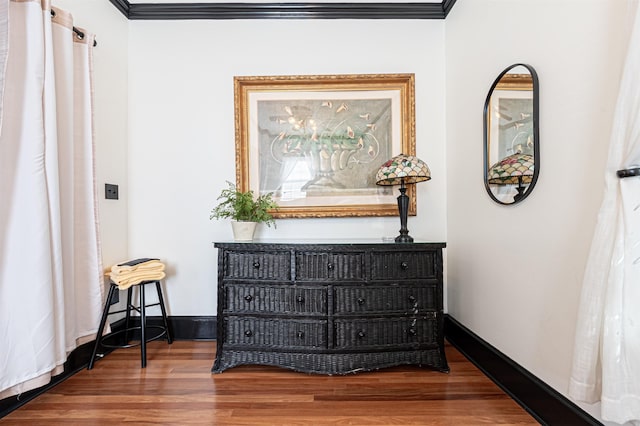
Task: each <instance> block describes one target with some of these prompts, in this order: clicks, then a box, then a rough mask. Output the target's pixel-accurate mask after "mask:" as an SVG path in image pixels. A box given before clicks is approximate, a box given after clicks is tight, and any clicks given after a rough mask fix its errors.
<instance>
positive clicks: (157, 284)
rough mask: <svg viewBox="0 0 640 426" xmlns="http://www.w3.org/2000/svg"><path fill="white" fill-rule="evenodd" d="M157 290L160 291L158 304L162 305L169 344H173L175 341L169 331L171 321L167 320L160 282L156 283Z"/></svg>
mask: <svg viewBox="0 0 640 426" xmlns="http://www.w3.org/2000/svg"><path fill="white" fill-rule="evenodd" d="M156 290H157V291H158V302H159V303H160V310H161V311H162V321H163V322H164V329H165V330H166V331H167V343H168V344H171V343H172V342H173V339H172V338H171V332H170V331H169V321H168V320H167V310H166V309H165V307H164V298H163V297H162V287H161V286H160V281H156Z"/></svg>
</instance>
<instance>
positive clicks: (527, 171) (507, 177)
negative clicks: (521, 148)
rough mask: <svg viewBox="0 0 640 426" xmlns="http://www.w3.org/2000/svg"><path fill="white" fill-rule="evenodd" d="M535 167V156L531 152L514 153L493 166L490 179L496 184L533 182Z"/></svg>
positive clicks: (490, 170)
mask: <svg viewBox="0 0 640 426" xmlns="http://www.w3.org/2000/svg"><path fill="white" fill-rule="evenodd" d="M534 169H535V163H534V161H533V156H531V155H529V154H513V155H510V156H508V157H505V158H503V159H502V160H500V161H498V162H497V163H496V164H494V165H493V166H491V168H490V169H489V179H488V181H489V183H491V184H495V185H521V184H525V183H531V180H532V179H533V170H534Z"/></svg>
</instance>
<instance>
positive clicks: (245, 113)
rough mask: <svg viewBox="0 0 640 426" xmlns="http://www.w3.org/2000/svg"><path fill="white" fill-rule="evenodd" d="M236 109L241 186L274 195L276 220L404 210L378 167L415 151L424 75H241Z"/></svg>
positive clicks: (412, 199)
mask: <svg viewBox="0 0 640 426" xmlns="http://www.w3.org/2000/svg"><path fill="white" fill-rule="evenodd" d="M234 108H235V136H236V184H237V187H238V189H239V190H241V191H247V190H250V189H251V190H253V191H254V193H256V194H264V193H268V192H273V193H274V199H275V201H276V202H277V203H278V205H279V206H280V208H279V209H278V210H277V211H274V212H273V214H274V216H275V217H276V218H304V217H357V216H395V215H397V214H398V206H397V193H395V192H394V190H393V189H394V188H393V187H385V186H376V185H375V173H376V171H377V170H378V168H379V167H380V166H381V165H382V164H383V163H384V162H385V161H387V160H388V159H390V158H391V157H393V156H395V155H398V154H400V153H404V154H408V155H415V149H416V146H415V77H414V74H359V75H294V76H251V77H249V76H237V77H234ZM413 186H414V185H409V187H408V191H407V195H409V197H410V202H409V214H410V215H415V214H416V194H415V190H414V188H413ZM396 192H397V191H396Z"/></svg>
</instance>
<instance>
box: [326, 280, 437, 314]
mask: <svg viewBox="0 0 640 426" xmlns="http://www.w3.org/2000/svg"><path fill="white" fill-rule="evenodd" d="M334 295H335V296H334V308H335V311H334V312H335V314H336V315H340V314H357V313H374V312H380V313H402V314H417V313H418V312H420V311H424V310H435V309H437V308H438V306H437V300H438V298H437V290H436V286H435V285H424V286H398V285H387V286H366V287H365V286H339V287H336V288H335V290H334Z"/></svg>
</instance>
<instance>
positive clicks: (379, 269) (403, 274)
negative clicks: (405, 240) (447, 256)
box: [371, 251, 437, 280]
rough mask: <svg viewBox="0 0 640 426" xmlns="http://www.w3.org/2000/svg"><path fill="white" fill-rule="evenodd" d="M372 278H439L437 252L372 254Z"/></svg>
mask: <svg viewBox="0 0 640 426" xmlns="http://www.w3.org/2000/svg"><path fill="white" fill-rule="evenodd" d="M371 278H372V279H374V280H406V279H416V278H434V279H435V278H437V268H436V253H435V252H403V251H398V252H396V251H392V252H386V253H377V252H376V253H372V254H371Z"/></svg>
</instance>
